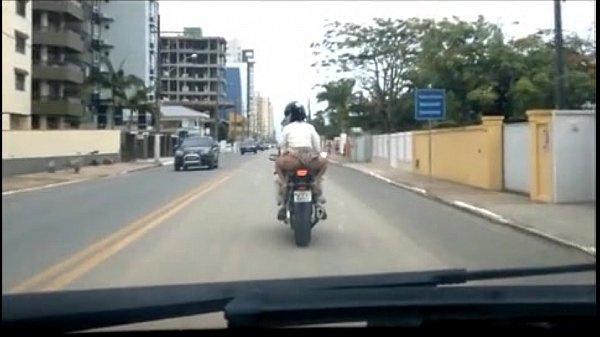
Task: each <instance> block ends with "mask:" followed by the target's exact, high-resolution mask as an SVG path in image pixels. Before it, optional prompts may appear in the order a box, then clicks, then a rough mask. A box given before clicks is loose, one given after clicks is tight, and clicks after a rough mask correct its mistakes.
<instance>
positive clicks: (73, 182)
mask: <svg viewBox="0 0 600 337" xmlns="http://www.w3.org/2000/svg"><path fill="white" fill-rule="evenodd" d="M166 165H169V164H166ZM152 167H153V166H151V167H147V166H144V167H140V168H136V169H131V170H123V171H121V172H117V173H114V174H110V175H106V176H97V177H91V178H81V179H75V180H69V181H63V182H60V183H54V184H48V185H43V186H35V187H27V188H22V189H19V190H11V191H6V192H2V196H3V197H4V196H7V195H12V194H17V193H23V192H33V191H39V190H45V189H47V188H52V187H58V186H65V185H70V184H75V183H79V182H83V181H88V180H93V179H102V178H111V177H115V176H121V175H125V174H129V173H133V172H136V171H142V170H145V169H149V168H152Z"/></svg>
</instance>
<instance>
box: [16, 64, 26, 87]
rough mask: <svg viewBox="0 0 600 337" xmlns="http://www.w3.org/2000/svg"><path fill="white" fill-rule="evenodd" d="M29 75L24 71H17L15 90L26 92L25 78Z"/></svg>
mask: <svg viewBox="0 0 600 337" xmlns="http://www.w3.org/2000/svg"><path fill="white" fill-rule="evenodd" d="M26 76H27V74H26V73H25V72H24V71H23V70H19V69H15V89H17V90H19V91H25V78H26Z"/></svg>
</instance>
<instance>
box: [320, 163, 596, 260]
mask: <svg viewBox="0 0 600 337" xmlns="http://www.w3.org/2000/svg"><path fill="white" fill-rule="evenodd" d="M330 162H332V163H333V164H337V165H340V166H342V167H346V168H349V169H352V170H355V171H358V172H361V173H364V174H366V175H369V176H372V177H374V178H377V179H379V180H382V181H384V182H386V183H388V184H390V185H393V186H396V187H399V188H402V189H405V190H408V191H411V192H413V193H416V194H419V195H422V196H424V197H426V198H428V199H431V200H435V201H437V202H439V203H442V204H445V205H448V206H451V207H453V208H456V209H459V210H462V211H465V212H467V213H470V214H473V215H477V216H479V217H481V218H484V219H487V220H490V221H492V222H494V223H496V224H500V225H505V226H509V227H511V228H513V229H516V230H518V231H520V232H523V233H526V234H529V235H533V236H536V237H539V238H543V239H546V240H548V241H552V242H554V243H557V244H560V245H562V246H565V247H568V248H574V249H577V250H579V251H581V252H584V253H586V254H588V255H590V256H593V257H596V247H593V246H585V245H580V244H578V243H575V242H572V241H569V240H566V239H563V238H560V237H558V236H556V235H553V234H549V233H545V232H543V231H540V230H539V229H536V228H533V227H530V226H527V225H524V224H521V223H519V222H517V221H514V220H511V219H508V218H506V217H504V216H502V215H499V214H497V213H494V212H492V211H490V210H488V209H485V208H481V207H477V206H474V205H471V204H468V203H466V202H463V201H458V200H455V201H450V200H446V199H443V198H441V197H439V196H437V195H435V194H432V193H430V192H428V191H427V190H426V189H424V188H420V187H416V186H411V185H409V184H405V183H399V182H396V181H393V180H392V179H389V178H387V177H384V176H382V175H380V174H377V173H375V172H373V171H371V170H368V169H363V168H358V167H353V166H349V165H347V164H343V163H340V162H338V161H334V160H331V159H330Z"/></svg>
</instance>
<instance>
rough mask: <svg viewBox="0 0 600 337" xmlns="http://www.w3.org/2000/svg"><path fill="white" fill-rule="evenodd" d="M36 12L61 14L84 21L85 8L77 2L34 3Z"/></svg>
mask: <svg viewBox="0 0 600 337" xmlns="http://www.w3.org/2000/svg"><path fill="white" fill-rule="evenodd" d="M32 3H33V7H32V9H33V10H34V11H36V10H39V11H47V12H60V13H65V14H69V15H70V16H72V17H74V18H75V19H77V20H79V21H83V19H84V15H83V8H82V6H81V4H80V3H79V2H77V1H32Z"/></svg>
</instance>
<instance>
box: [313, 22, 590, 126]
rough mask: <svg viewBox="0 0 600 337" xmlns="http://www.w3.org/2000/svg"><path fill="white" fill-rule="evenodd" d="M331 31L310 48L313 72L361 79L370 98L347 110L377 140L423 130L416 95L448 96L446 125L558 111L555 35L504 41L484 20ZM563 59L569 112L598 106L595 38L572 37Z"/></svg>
mask: <svg viewBox="0 0 600 337" xmlns="http://www.w3.org/2000/svg"><path fill="white" fill-rule="evenodd" d="M327 28H328V30H327V32H326V33H325V36H324V38H323V41H322V42H320V43H315V44H313V45H312V47H313V48H314V49H315V51H314V54H315V55H316V56H317V57H318V62H316V63H315V64H314V66H315V67H319V68H325V69H330V70H335V71H337V72H338V73H340V74H342V75H343V76H345V77H350V78H356V79H358V82H357V85H358V88H357V90H358V91H359V92H362V91H364V92H365V93H366V95H365V96H364V97H363V100H362V101H360V102H359V103H358V104H354V105H353V106H352V107H351V108H350V109H349V110H348V111H349V113H350V115H349V118H348V123H349V124H348V125H351V126H357V124H359V125H358V126H362V127H363V128H365V129H368V130H373V131H376V132H388V131H390V130H407V129H411V128H418V127H419V126H420V125H421V124H420V123H419V122H418V121H415V120H414V118H413V114H414V92H415V89H418V88H425V87H428V86H431V87H437V88H443V89H445V91H446V112H447V114H446V116H447V119H448V121H447V122H448V123H447V124H449V125H465V124H471V123H474V122H477V121H478V120H479V119H480V116H481V115H484V114H499V115H503V116H505V117H506V118H523V117H524V114H525V111H526V110H528V109H535V108H552V107H553V106H554V82H555V78H554V77H555V71H554V69H555V67H554V59H555V47H554V40H553V33H552V31H548V30H545V31H539V32H536V33H535V34H531V35H529V36H525V37H523V38H518V39H512V40H507V39H505V37H504V34H503V32H502V29H501V28H500V27H499V26H498V25H496V24H493V23H490V22H487V21H486V20H485V19H484V18H483V17H478V18H477V19H476V20H474V21H464V20H460V19H458V18H456V17H453V18H451V19H443V20H440V21H436V20H432V19H424V20H421V19H415V18H413V19H408V20H383V19H375V20H374V21H373V22H372V23H370V24H367V25H358V24H354V23H340V22H334V23H331V24H328V26H327ZM564 52H565V68H566V69H565V87H566V88H565V89H566V104H567V107H568V108H571V109H573V108H579V107H581V105H582V104H584V103H586V102H590V103H595V102H596V93H595V89H596V48H595V35H590V37H589V38H585V39H584V38H582V37H580V36H577V35H575V34H567V35H566V36H565V39H564ZM321 95H323V94H322V93H321ZM329 110H333V109H329ZM334 120H335V119H334Z"/></svg>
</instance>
